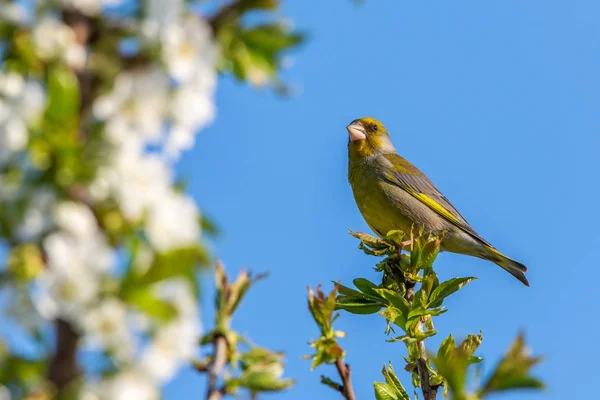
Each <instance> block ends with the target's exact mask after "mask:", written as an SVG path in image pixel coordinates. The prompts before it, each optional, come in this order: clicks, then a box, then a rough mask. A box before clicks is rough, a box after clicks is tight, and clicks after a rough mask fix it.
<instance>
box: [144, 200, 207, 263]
mask: <svg viewBox="0 0 600 400" xmlns="http://www.w3.org/2000/svg"><path fill="white" fill-rule="evenodd" d="M146 232H147V234H148V238H149V239H150V243H152V244H153V245H154V247H155V248H156V249H158V251H168V250H171V249H176V248H181V247H186V246H190V245H193V244H194V243H196V242H197V241H198V239H199V236H200V231H199V228H198V208H197V207H196V203H195V202H194V201H193V200H192V199H191V198H190V197H187V196H185V195H184V194H183V193H178V192H174V191H170V192H167V193H165V194H164V196H163V197H162V198H160V204H159V205H156V206H155V207H152V208H151V209H150V210H149V213H148V220H147V222H146Z"/></svg>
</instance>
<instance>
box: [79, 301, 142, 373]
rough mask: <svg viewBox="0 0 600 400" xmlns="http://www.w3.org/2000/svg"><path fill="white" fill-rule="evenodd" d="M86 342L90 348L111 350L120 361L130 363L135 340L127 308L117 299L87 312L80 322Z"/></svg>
mask: <svg viewBox="0 0 600 400" xmlns="http://www.w3.org/2000/svg"><path fill="white" fill-rule="evenodd" d="M81 326H82V328H83V331H84V333H85V334H86V337H85V338H86V341H87V342H88V345H90V346H91V347H92V348H94V347H101V348H104V349H109V350H112V351H113V353H114V354H115V356H116V357H117V359H119V360H120V361H125V362H130V361H131V360H132V358H133V356H134V352H135V340H134V337H133V335H132V332H131V330H130V326H129V325H128V315H127V306H126V305H125V304H124V303H123V302H122V301H121V300H119V299H117V298H108V299H105V300H102V302H101V303H100V304H99V305H97V306H95V307H93V308H92V309H91V310H88V311H87V312H86V314H85V315H84V316H83V318H82V320H81Z"/></svg>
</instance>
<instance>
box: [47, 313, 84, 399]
mask: <svg viewBox="0 0 600 400" xmlns="http://www.w3.org/2000/svg"><path fill="white" fill-rule="evenodd" d="M55 327H56V351H55V353H54V356H53V357H52V360H51V361H50V368H49V369H48V379H49V380H50V382H52V383H53V384H54V386H56V389H57V390H58V391H59V392H60V391H62V390H63V389H64V388H65V387H66V386H67V385H68V384H69V383H70V382H72V381H74V380H75V379H77V377H78V376H79V368H78V367H77V361H76V355H77V343H78V341H79V335H78V334H77V332H75V330H74V329H73V328H72V327H71V325H70V324H69V323H68V322H66V321H64V320H62V319H59V320H56V321H55Z"/></svg>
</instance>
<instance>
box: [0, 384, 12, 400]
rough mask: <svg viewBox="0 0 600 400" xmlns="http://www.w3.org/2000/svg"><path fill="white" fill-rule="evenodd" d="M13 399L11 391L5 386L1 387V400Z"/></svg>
mask: <svg viewBox="0 0 600 400" xmlns="http://www.w3.org/2000/svg"><path fill="white" fill-rule="evenodd" d="M11 398H12V395H11V394H10V390H9V389H8V388H7V387H6V386H4V385H0V400H10V399H11Z"/></svg>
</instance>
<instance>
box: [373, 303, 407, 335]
mask: <svg viewBox="0 0 600 400" xmlns="http://www.w3.org/2000/svg"><path fill="white" fill-rule="evenodd" d="M379 314H380V315H382V316H383V317H384V318H385V319H386V320H387V321H389V322H393V323H394V325H397V326H398V327H400V328H401V329H402V330H404V329H405V325H406V317H405V316H404V315H403V314H402V311H400V310H399V309H397V308H396V307H393V306H390V307H388V308H386V309H385V310H382V311H381V312H380V313H379ZM389 322H388V329H387V331H389Z"/></svg>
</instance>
